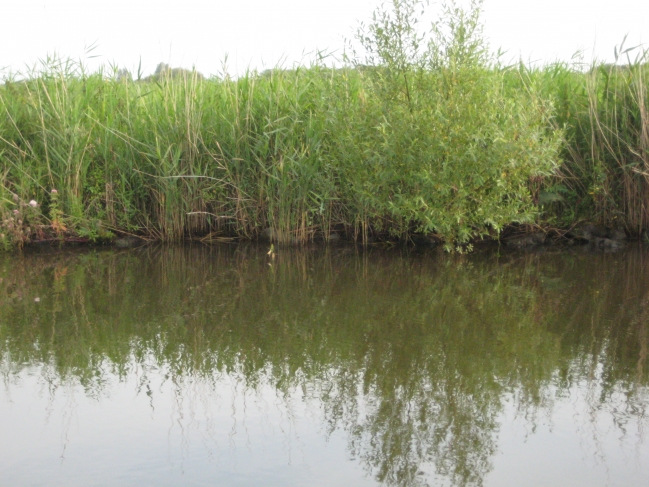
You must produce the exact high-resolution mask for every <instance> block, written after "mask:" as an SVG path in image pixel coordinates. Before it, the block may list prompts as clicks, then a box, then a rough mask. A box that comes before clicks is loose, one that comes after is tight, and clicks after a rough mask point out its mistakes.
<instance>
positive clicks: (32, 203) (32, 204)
mask: <svg viewBox="0 0 649 487" xmlns="http://www.w3.org/2000/svg"><path fill="white" fill-rule="evenodd" d="M29 206H31V207H32V208H36V207H37V206H38V203H36V201H35V200H31V201H30V202H29Z"/></svg>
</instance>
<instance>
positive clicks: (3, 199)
mask: <svg viewBox="0 0 649 487" xmlns="http://www.w3.org/2000/svg"><path fill="white" fill-rule="evenodd" d="M421 6H422V5H421V4H420V2H418V1H416V0H394V2H392V3H390V4H387V5H384V6H383V7H381V8H379V10H377V12H376V13H375V15H374V19H373V21H372V23H370V24H369V25H368V26H367V27H366V28H364V29H361V31H360V32H359V40H360V41H361V43H362V45H363V46H364V47H365V50H366V55H365V56H364V57H363V56H360V55H359V56H354V57H352V58H351V59H349V61H350V62H349V63H348V67H346V68H344V69H328V68H325V67H324V66H322V65H315V66H312V67H309V68H299V69H295V70H280V69H277V70H272V71H270V72H269V73H265V74H264V73H263V74H257V73H248V74H246V75H244V76H241V77H239V78H237V79H230V78H224V79H210V80H205V79H204V78H203V77H202V76H199V75H198V74H197V73H192V72H184V71H171V72H170V73H168V74H167V75H164V76H157V77H154V78H151V79H149V80H140V81H136V82H132V81H130V80H129V79H127V78H126V79H125V78H123V77H120V76H106V75H105V73H102V72H99V73H91V74H88V73H85V72H84V71H83V69H82V68H81V67H80V66H79V65H73V64H70V63H61V62H59V61H57V60H50V62H49V63H48V64H47V65H46V69H44V70H43V71H42V72H40V73H37V74H35V75H34V76H32V77H30V78H29V79H27V80H26V81H23V82H18V83H6V84H5V85H4V86H3V87H2V88H0V112H2V116H0V164H1V165H0V180H1V181H0V182H1V184H0V192H1V193H0V213H2V220H0V221H1V222H2V224H3V229H0V234H4V235H5V237H4V240H6V239H7V235H9V238H10V239H11V238H13V239H14V240H15V239H22V240H26V239H28V238H29V235H30V233H33V232H34V228H43V226H44V225H45V226H47V224H49V225H50V226H51V228H52V229H53V230H54V231H55V232H56V233H58V234H60V236H66V235H69V234H70V233H74V234H80V235H84V236H88V237H90V238H101V237H105V236H107V235H108V231H110V230H113V231H127V232H141V233H146V234H148V235H152V236H155V237H158V238H161V239H167V240H174V239H180V238H183V237H186V236H188V235H196V234H200V235H205V234H207V233H210V232H215V233H225V234H229V235H232V234H234V235H237V236H241V237H247V238H255V237H256V236H257V235H259V234H260V233H261V232H262V231H265V230H266V229H270V231H271V233H270V235H272V236H273V237H274V238H275V239H276V240H279V241H281V242H289V241H291V242H296V241H297V242H304V241H307V240H309V239H311V238H313V237H314V236H315V235H317V234H324V235H327V234H328V233H329V231H330V229H331V228H332V226H333V225H334V224H336V225H342V226H343V227H345V228H347V229H349V230H351V231H353V232H354V233H356V234H357V235H358V234H361V235H362V236H363V239H364V240H365V239H366V237H367V235H368V233H369V232H370V231H372V232H382V233H386V234H392V235H398V236H401V237H406V238H407V237H408V236H409V235H411V234H412V233H414V232H420V233H431V232H434V233H436V234H437V235H438V236H439V237H441V239H442V240H444V241H445V243H446V244H447V246H448V248H451V247H453V246H456V245H459V244H463V243H465V242H467V241H469V240H470V239H471V238H473V237H476V236H480V235H484V234H485V233H494V234H495V233H497V232H499V231H500V229H501V228H502V227H503V226H504V225H506V224H509V223H512V222H529V221H532V220H533V219H534V217H535V206H534V204H533V203H534V202H533V198H532V197H531V193H530V181H533V180H535V178H536V179H538V178H542V177H544V176H545V175H548V174H550V173H551V172H552V171H553V170H554V168H555V167H556V165H557V161H558V150H559V136H560V134H559V132H558V131H556V130H554V129H552V128H551V124H550V117H551V114H552V110H551V107H550V106H549V105H548V104H547V103H546V102H545V101H544V100H543V99H542V98H541V97H540V96H539V95H538V94H537V92H536V91H535V90H534V89H532V88H531V87H530V86H531V85H526V89H523V90H516V91H514V92H511V93H505V92H504V91H503V88H502V86H503V78H504V76H505V72H504V71H503V70H502V69H500V67H499V66H498V65H497V64H496V63H495V62H493V60H492V59H491V58H490V57H489V55H488V54H487V50H486V47H485V44H484V42H483V40H482V38H481V35H480V24H479V12H480V10H479V7H480V5H479V4H473V5H472V7H471V9H469V10H462V9H460V8H457V7H456V6H454V5H450V6H446V7H445V8H444V9H443V12H442V15H441V20H440V21H439V22H438V23H436V24H434V25H433V28H432V30H431V31H430V32H429V33H428V34H427V37H426V36H422V35H420V34H419V29H418V26H417V18H418V16H417V13H418V9H419V7H421ZM115 74H117V73H115ZM52 189H56V190H57V192H56V193H52ZM53 194H56V198H53V196H52V195H53ZM32 199H33V200H35V201H36V202H38V203H39V205H40V206H39V207H38V211H40V212H41V213H39V214H37V215H36V216H34V217H33V218H30V222H29V225H30V226H28V227H25V228H21V229H20V231H18V230H16V228H15V225H16V222H15V221H13V222H12V218H13V219H14V220H15V217H14V216H12V214H13V212H14V210H15V209H16V206H17V205H23V206H24V205H25V204H26V202H28V201H30V200H32ZM54 200H55V201H54ZM21 208H22V206H21ZM25 208H27V207H25ZM21 211H22V210H21ZM30 211H31V210H30ZM37 217H38V218H37ZM21 221H22V223H21V224H22V225H23V226H24V225H26V223H25V222H26V220H25V219H23V220H21ZM7 222H8V223H7ZM9 223H11V225H13V226H12V227H11V228H12V229H13V230H12V231H11V232H8V231H7V228H9ZM39 225H40V226H39ZM0 240H2V238H0Z"/></svg>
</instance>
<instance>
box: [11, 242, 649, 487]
mask: <svg viewBox="0 0 649 487" xmlns="http://www.w3.org/2000/svg"><path fill="white" fill-rule="evenodd" d="M648 351H649V252H646V251H643V250H642V249H641V248H636V247H631V248H629V249H627V250H625V251H622V252H617V253H592V252H588V251H587V250H586V249H572V250H565V249H564V250H562V251H560V252H553V251H547V250H546V251H543V252H536V253H523V252H517V253H506V252H503V251H498V250H496V249H492V250H489V251H476V252H474V253H472V254H470V255H448V254H444V253H442V252H438V251H435V250H429V251H421V252H418V251H413V250H407V249H391V250H384V249H380V248H370V249H367V250H362V249H357V248H355V247H347V246H337V247H336V246H332V247H329V248H321V247H319V248H313V249H302V250H297V249H279V250H276V252H275V253H271V254H269V253H268V248H267V247H262V246H242V245H239V246H212V247H205V246H187V247H171V248H149V247H146V248H138V249H128V250H92V249H86V250H76V251H66V250H47V251H39V252H30V253H25V254H10V255H0V379H1V384H0V485H2V486H4V487H11V486H20V487H23V486H66V487H70V486H84V487H87V486H116V485H119V486H138V487H141V486H203V485H204V486H214V485H228V486H261V485H263V486H282V487H285V486H354V487H355V486H372V485H386V486H426V485H429V486H497V487H509V486H511V487H520V486H526V487H541V486H553V487H561V486H567V487H568V486H569V487H582V486H583V487H596V486H620V487H636V486H637V487H641V486H642V487H647V486H649V417H648V414H647V413H648V408H649V365H648V364H647V362H648V358H647V355H648Z"/></svg>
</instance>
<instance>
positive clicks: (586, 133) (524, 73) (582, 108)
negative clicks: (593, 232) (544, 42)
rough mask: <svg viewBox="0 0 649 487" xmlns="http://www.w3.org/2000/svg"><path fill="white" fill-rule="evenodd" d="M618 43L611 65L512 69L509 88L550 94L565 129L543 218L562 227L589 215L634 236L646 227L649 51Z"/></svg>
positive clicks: (547, 187) (648, 200) (557, 123)
mask: <svg viewBox="0 0 649 487" xmlns="http://www.w3.org/2000/svg"><path fill="white" fill-rule="evenodd" d="M623 45H624V43H622V44H621V46H622V47H620V48H619V51H622V53H621V54H619V53H618V50H617V48H616V54H617V55H616V61H618V62H616V63H615V64H605V63H597V62H596V63H593V64H592V65H591V66H589V67H588V69H585V68H584V66H583V65H580V64H569V63H555V64H551V65H547V66H543V67H540V68H536V69H530V68H528V67H525V66H520V69H518V70H514V71H512V72H510V76H509V80H508V83H511V84H510V87H511V88H513V89H514V90H518V89H520V88H521V86H522V85H533V86H535V87H536V88H538V89H539V90H540V92H541V93H542V94H543V96H544V97H546V98H549V99H551V100H552V101H553V105H554V107H555V114H554V125H555V126H560V127H563V128H564V129H565V142H564V144H563V148H562V159H563V161H564V163H563V165H562V166H561V168H560V169H559V171H557V173H556V174H555V176H556V177H555V178H553V179H547V180H546V181H545V185H544V190H545V196H546V198H545V200H544V198H543V197H542V198H541V203H543V202H545V203H546V209H547V210H549V211H548V212H547V213H546V217H547V218H548V219H549V220H551V221H557V222H558V223H559V224H561V225H563V226H566V225H569V224H571V223H572V222H575V221H578V220H582V219H588V220H592V221H595V222H598V223H602V224H605V225H609V226H616V227H619V228H624V229H626V230H627V232H629V233H630V234H635V235H638V234H640V233H641V232H642V230H643V229H646V228H649V98H648V95H649V62H648V61H649V51H648V50H641V49H639V48H634V49H628V50H624V49H623ZM514 73H515V74H514ZM512 75H513V76H512ZM542 196H543V195H542Z"/></svg>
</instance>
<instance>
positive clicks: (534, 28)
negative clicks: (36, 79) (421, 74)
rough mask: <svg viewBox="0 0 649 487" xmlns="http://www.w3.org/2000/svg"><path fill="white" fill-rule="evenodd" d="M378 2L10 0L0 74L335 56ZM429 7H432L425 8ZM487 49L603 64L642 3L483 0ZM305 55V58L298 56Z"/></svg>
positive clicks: (637, 22) (210, 70)
mask: <svg viewBox="0 0 649 487" xmlns="http://www.w3.org/2000/svg"><path fill="white" fill-rule="evenodd" d="M379 1H380V0H175V1H168V0H156V1H152V0H110V1H107V0H15V1H5V2H3V3H4V5H3V6H2V29H0V68H4V72H5V73H7V72H8V71H18V70H24V69H25V66H31V65H34V64H35V63H36V62H37V61H38V60H39V59H42V58H45V57H46V56H47V55H48V54H52V53H54V52H56V53H57V54H59V55H63V56H69V57H72V58H75V59H80V58H84V57H86V56H85V55H84V50H85V49H87V48H88V47H90V46H92V45H96V48H95V49H94V50H93V51H92V53H91V55H94V56H99V57H98V58H93V59H87V57H86V59H87V64H88V66H89V67H90V68H91V69H95V68H96V67H97V66H98V65H99V64H100V63H103V64H107V63H114V64H117V65H119V66H120V67H126V68H128V69H130V70H132V71H136V70H137V66H138V64H139V62H140V60H141V63H142V68H143V72H144V73H145V74H149V73H150V72H152V71H153V70H154V69H155V66H156V65H157V64H158V63H159V62H160V61H164V62H167V63H169V64H171V65H172V66H182V67H187V68H190V67H192V66H196V68H197V69H198V70H199V71H201V72H203V73H204V74H206V75H209V74H217V73H219V72H220V71H221V66H222V64H223V61H224V59H225V56H226V55H227V56H228V70H229V72H230V73H232V74H236V73H240V72H242V71H243V70H245V69H246V68H247V67H250V68H255V69H259V70H262V69H265V68H268V67H272V66H275V65H277V64H278V63H279V62H283V65H284V66H290V65H292V63H294V62H299V61H300V60H303V59H304V61H305V62H307V61H308V59H309V53H312V52H314V51H315V50H316V49H320V50H329V51H336V50H338V52H340V50H341V48H342V47H343V45H344V42H343V41H344V39H345V38H348V39H351V38H353V35H354V32H355V30H356V28H357V26H358V23H359V22H360V21H363V20H365V21H367V20H368V19H369V18H370V17H371V14H372V11H373V10H374V9H375V8H376V6H377V5H378V4H379ZM434 8H435V3H432V6H431V9H434ZM483 21H484V25H485V34H486V37H487V38H488V40H489V42H490V45H491V47H492V49H493V50H496V49H498V48H502V49H504V50H506V51H507V55H506V57H507V58H508V60H509V59H516V58H518V57H519V56H521V57H522V58H523V59H524V60H525V61H536V62H549V61H554V60H557V59H559V60H564V61H569V60H570V59H571V57H572V56H573V54H574V53H575V52H576V51H578V50H583V52H584V55H585V60H586V61H590V60H591V59H592V58H593V56H595V57H596V58H598V59H602V60H607V61H609V62H610V61H612V59H613V48H614V46H616V45H618V44H620V42H621V41H622V39H623V37H624V35H625V34H628V35H629V36H628V40H627V43H626V46H627V47H631V46H632V45H636V44H639V43H642V42H645V43H648V44H649V0H616V1H611V0H608V1H604V0H484V14H483ZM305 56H306V57H305Z"/></svg>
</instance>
